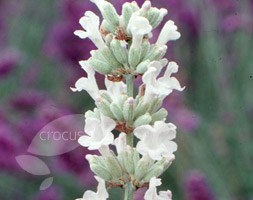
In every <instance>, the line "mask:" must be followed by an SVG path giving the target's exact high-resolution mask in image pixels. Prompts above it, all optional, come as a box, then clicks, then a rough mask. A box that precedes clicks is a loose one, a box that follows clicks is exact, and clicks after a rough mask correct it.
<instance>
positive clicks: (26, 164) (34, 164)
mask: <svg viewBox="0 0 253 200" xmlns="http://www.w3.org/2000/svg"><path fill="white" fill-rule="evenodd" d="M16 161H17V162H18V164H19V165H20V167H21V168H22V169H23V170H25V171H27V172H28V173H30V174H33V175H47V174H50V170H49V168H48V166H47V165H46V163H44V161H42V160H41V159H39V158H37V157H35V156H31V155H19V156H16Z"/></svg>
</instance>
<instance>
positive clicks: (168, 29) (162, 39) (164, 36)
mask: <svg viewBox="0 0 253 200" xmlns="http://www.w3.org/2000/svg"><path fill="white" fill-rule="evenodd" d="M180 36H181V35H180V33H179V32H178V31H177V26H176V25H175V23H174V22H173V21H172V20H169V21H168V22H166V24H165V25H164V27H163V29H162V31H161V33H160V35H159V37H158V39H157V42H156V45H157V46H162V45H165V44H166V43H167V42H168V41H171V40H177V39H179V38H180Z"/></svg>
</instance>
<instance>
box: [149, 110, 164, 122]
mask: <svg viewBox="0 0 253 200" xmlns="http://www.w3.org/2000/svg"><path fill="white" fill-rule="evenodd" d="M167 115H168V111H167V110H166V109H164V108H161V109H160V110H158V111H157V112H156V113H154V114H153V115H152V116H151V117H152V123H154V122H155V121H163V120H164V119H165V118H166V117H167Z"/></svg>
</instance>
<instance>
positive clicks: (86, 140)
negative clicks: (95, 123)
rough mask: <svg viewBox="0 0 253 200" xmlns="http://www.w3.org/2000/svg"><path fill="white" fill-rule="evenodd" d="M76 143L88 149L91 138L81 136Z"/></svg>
mask: <svg viewBox="0 0 253 200" xmlns="http://www.w3.org/2000/svg"><path fill="white" fill-rule="evenodd" d="M78 143H79V144H80V145H81V146H83V147H88V146H89V145H90V143H91V138H90V137H89V136H86V135H83V136H81V137H80V138H79V139H78Z"/></svg>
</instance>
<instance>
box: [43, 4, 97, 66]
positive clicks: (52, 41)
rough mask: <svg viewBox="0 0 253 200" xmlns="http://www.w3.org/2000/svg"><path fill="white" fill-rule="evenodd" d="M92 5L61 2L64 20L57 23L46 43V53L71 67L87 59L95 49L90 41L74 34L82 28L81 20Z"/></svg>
mask: <svg viewBox="0 0 253 200" xmlns="http://www.w3.org/2000/svg"><path fill="white" fill-rule="evenodd" d="M91 6H92V3H91V2H89V1H85V2H84V1H71V0H65V1H61V4H60V7H61V8H62V12H61V13H62V18H63V19H64V20H62V21H60V22H57V23H56V24H55V25H54V26H53V27H52V30H51V32H50V34H49V37H48V40H47V41H46V43H45V52H46V54H47V55H49V56H51V57H57V58H59V59H62V60H63V61H65V62H66V61H67V62H69V64H70V65H74V66H75V67H76V65H77V64H78V61H80V60H83V59H87V58H88V57H89V52H90V50H91V49H92V48H94V46H93V44H92V43H91V42H90V41H88V40H85V41H84V40H80V39H79V38H78V37H76V36H75V35H74V34H73V32H74V31H75V30H76V29H78V28H80V25H79V19H80V18H81V16H83V14H84V12H85V11H86V10H89V9H90V8H91Z"/></svg>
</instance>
